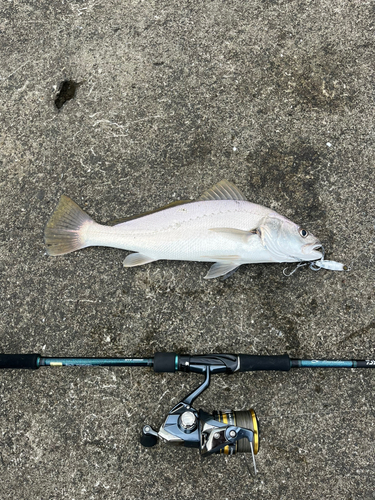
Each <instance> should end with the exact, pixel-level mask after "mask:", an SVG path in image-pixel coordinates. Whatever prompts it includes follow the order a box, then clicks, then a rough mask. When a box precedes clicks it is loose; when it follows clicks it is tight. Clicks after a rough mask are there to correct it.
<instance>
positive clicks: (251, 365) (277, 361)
mask: <svg viewBox="0 0 375 500" xmlns="http://www.w3.org/2000/svg"><path fill="white" fill-rule="evenodd" d="M239 358H240V368H239V370H238V371H240V372H252V371H257V370H279V371H284V372H287V371H289V370H290V358H289V356H288V355H287V354H282V355H281V356H251V355H248V354H239Z"/></svg>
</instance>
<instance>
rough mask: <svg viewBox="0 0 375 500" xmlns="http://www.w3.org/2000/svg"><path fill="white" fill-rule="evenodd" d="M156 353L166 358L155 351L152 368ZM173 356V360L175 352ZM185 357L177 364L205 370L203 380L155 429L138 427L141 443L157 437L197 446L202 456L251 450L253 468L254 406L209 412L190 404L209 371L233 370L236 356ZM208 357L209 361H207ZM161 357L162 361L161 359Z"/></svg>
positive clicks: (255, 449) (256, 441)
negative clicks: (237, 409)
mask: <svg viewBox="0 0 375 500" xmlns="http://www.w3.org/2000/svg"><path fill="white" fill-rule="evenodd" d="M159 356H162V357H163V358H165V360H167V362H168V359H167V358H168V356H170V353H166V354H162V355H161V354H156V356H155V359H154V370H155V371H158V369H157V368H158V366H159V362H160V361H158V357H159ZM173 357H174V359H173V362H174V361H175V357H176V355H173ZM179 358H180V357H179ZM181 358H182V357H181ZM185 358H186V360H182V361H180V363H181V362H182V365H181V366H184V367H185V370H184V371H192V372H196V373H202V374H205V380H204V382H203V383H202V384H201V385H200V386H199V387H197V388H196V389H195V390H194V391H193V392H192V393H191V394H189V395H188V396H186V397H185V398H184V399H183V400H182V401H180V402H179V403H178V404H177V405H175V406H174V407H173V408H172V409H171V410H170V412H169V413H168V415H167V418H166V419H165V421H164V423H163V424H162V426H161V427H160V429H159V432H157V431H155V430H154V429H152V427H151V426H150V425H145V426H144V427H143V430H142V436H141V444H142V445H143V446H146V447H151V446H155V445H156V444H157V442H158V439H161V440H162V441H164V442H165V443H170V444H176V445H182V446H186V447H188V448H199V451H200V453H201V455H202V456H208V455H212V454H214V453H223V454H225V455H234V454H235V453H251V454H252V457H253V464H254V470H255V472H256V465H255V455H256V454H257V453H258V450H259V425H258V419H257V417H256V415H255V412H254V410H253V409H251V410H245V411H235V410H224V411H214V412H213V414H212V415H210V414H209V413H207V412H205V411H203V410H199V411H197V410H196V409H195V408H193V406H192V404H193V401H194V400H195V399H196V398H197V397H198V396H199V395H200V394H202V392H203V391H204V390H205V389H207V387H208V386H209V384H210V374H211V372H213V373H219V372H222V371H228V372H229V373H233V372H232V369H233V364H235V363H237V359H236V358H237V356H231V355H217V356H215V357H213V356H193V357H188V356H185ZM188 358H189V359H188ZM208 358H209V360H210V363H212V364H207V361H208ZM231 358H232V359H231ZM165 360H164V361H165ZM191 360H192V362H191ZM161 361H162V363H163V360H161ZM155 367H156V368H155ZM163 371H165V370H163ZM173 371H174V370H173Z"/></svg>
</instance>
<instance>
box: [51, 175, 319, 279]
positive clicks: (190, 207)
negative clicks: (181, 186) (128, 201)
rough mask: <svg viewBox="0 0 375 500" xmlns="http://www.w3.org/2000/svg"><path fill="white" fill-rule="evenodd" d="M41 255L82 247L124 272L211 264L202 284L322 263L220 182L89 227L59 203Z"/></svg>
mask: <svg viewBox="0 0 375 500" xmlns="http://www.w3.org/2000/svg"><path fill="white" fill-rule="evenodd" d="M44 240H45V245H46V250H47V253H48V254H49V255H52V256H57V255H63V254H67V253H70V252H74V251H76V250H80V249H82V248H86V247H92V246H101V247H103V246H104V247H112V248H120V249H123V250H128V251H131V252H134V253H131V254H129V255H128V256H127V257H126V258H125V260H124V266H125V267H133V266H141V265H143V264H148V263H150V262H155V261H157V260H180V261H198V262H211V263H213V264H212V265H211V267H210V269H209V271H208V273H207V274H206V276H205V279H212V278H218V277H220V276H223V277H224V278H225V277H228V276H229V275H231V274H233V273H234V272H235V271H236V270H237V269H238V268H239V266H241V265H243V264H260V263H281V262H312V261H316V260H319V259H320V260H322V259H323V254H322V251H321V250H320V249H321V248H322V244H321V242H320V241H319V239H318V238H316V237H315V236H314V235H313V234H311V233H309V232H308V231H307V230H306V229H304V228H303V227H301V226H299V225H298V224H295V223H294V222H292V221H291V220H289V219H287V218H286V217H284V216H283V215H280V214H278V213H277V212H275V211H274V210H272V209H271V208H267V207H264V206H262V205H257V204H255V203H251V202H249V201H247V200H246V198H245V197H244V195H243V194H242V193H241V191H240V190H239V189H238V188H237V187H236V186H235V185H234V184H233V183H231V182H229V181H227V180H223V181H221V182H219V183H218V184H216V185H215V186H213V187H212V188H211V189H209V190H208V191H206V192H204V193H203V194H202V195H201V196H200V197H199V198H198V199H196V200H187V201H177V202H173V203H171V204H170V205H167V206H165V207H162V208H160V209H157V210H154V211H152V212H146V213H144V214H141V215H138V216H133V217H128V218H123V219H118V220H116V221H114V222H113V223H112V224H110V225H102V224H98V223H97V222H95V221H94V220H93V219H92V218H91V217H90V216H89V215H88V214H87V213H86V212H84V211H83V210H82V209H81V208H80V207H79V206H78V205H77V204H76V203H75V202H74V201H73V200H71V199H70V198H69V197H68V196H66V195H62V196H61V198H60V201H59V203H58V205H57V207H56V209H55V211H54V212H53V214H52V215H51V217H50V219H49V221H48V222H47V225H46V227H45V231H44Z"/></svg>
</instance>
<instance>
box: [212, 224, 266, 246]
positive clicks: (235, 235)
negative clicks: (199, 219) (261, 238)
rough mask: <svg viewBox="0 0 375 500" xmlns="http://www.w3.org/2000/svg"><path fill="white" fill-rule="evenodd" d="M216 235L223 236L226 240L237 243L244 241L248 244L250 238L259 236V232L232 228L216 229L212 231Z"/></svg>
mask: <svg viewBox="0 0 375 500" xmlns="http://www.w3.org/2000/svg"><path fill="white" fill-rule="evenodd" d="M210 231H213V232H214V233H218V234H221V235H222V236H224V237H226V238H230V239H232V240H235V241H237V242H238V241H239V240H242V242H243V243H247V241H248V239H249V237H250V236H253V235H257V234H258V230H257V229H252V230H251V231H243V230H242V229H234V228H231V227H215V228H212V229H210Z"/></svg>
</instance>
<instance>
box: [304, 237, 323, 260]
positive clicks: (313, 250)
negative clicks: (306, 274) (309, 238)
mask: <svg viewBox="0 0 375 500" xmlns="http://www.w3.org/2000/svg"><path fill="white" fill-rule="evenodd" d="M302 252H303V254H304V255H305V256H306V260H319V259H322V258H323V257H324V248H323V245H322V244H321V243H320V241H318V242H315V243H312V244H309V245H305V246H304V247H303V249H302Z"/></svg>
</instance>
